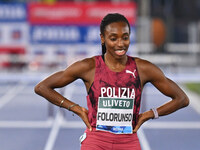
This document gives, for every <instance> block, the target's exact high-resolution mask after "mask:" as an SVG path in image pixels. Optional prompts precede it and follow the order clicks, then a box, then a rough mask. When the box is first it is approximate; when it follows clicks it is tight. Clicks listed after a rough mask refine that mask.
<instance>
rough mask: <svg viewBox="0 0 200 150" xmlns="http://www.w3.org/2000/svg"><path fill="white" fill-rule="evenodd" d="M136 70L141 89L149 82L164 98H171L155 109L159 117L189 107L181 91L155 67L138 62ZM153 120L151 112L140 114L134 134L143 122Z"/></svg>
mask: <svg viewBox="0 0 200 150" xmlns="http://www.w3.org/2000/svg"><path fill="white" fill-rule="evenodd" d="M140 66H141V67H140ZM138 70H139V74H140V79H141V85H142V87H143V86H144V85H145V84H146V83H147V82H150V83H152V84H153V85H154V86H155V87H156V88H157V89H158V90H159V91H160V92H162V93H163V94H164V95H165V96H168V97H170V98H171V100H170V101H168V102H167V103H165V104H163V105H161V106H160V107H158V108H157V109H156V110H157V112H158V115H159V116H164V115H168V114H171V113H173V112H175V111H177V110H179V109H181V108H183V107H186V106H188V105H189V99H188V97H187V95H186V94H185V93H184V92H183V90H182V89H181V88H180V87H179V86H178V85H177V84H176V83H175V82H173V81H172V80H170V79H168V78H167V77H165V75H164V74H163V72H162V71H161V70H160V69H159V68H158V67H157V66H155V65H154V64H152V63H150V62H148V61H145V60H139V63H138ZM153 118H154V113H153V111H152V110H149V111H146V112H144V113H142V114H140V116H139V120H138V124H137V125H136V128H135V129H134V132H136V131H137V130H138V129H139V127H140V126H141V125H142V124H143V123H144V122H145V121H147V120H149V119H153Z"/></svg>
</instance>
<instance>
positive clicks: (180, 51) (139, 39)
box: [0, 0, 200, 150]
mask: <svg viewBox="0 0 200 150" xmlns="http://www.w3.org/2000/svg"><path fill="white" fill-rule="evenodd" d="M109 12H118V13H122V14H124V15H125V16H126V17H127V18H128V20H129V22H130V23H131V32H132V33H131V45H130V48H129V52H128V54H129V55H131V56H136V57H141V58H144V59H147V60H149V61H151V62H153V63H155V64H156V65H158V66H159V67H160V68H161V69H162V70H163V71H164V72H165V73H166V75H167V76H169V77H170V78H172V79H173V80H175V81H176V82H177V83H179V84H180V85H181V86H183V87H184V86H185V85H187V86H188V87H189V88H192V89H195V90H196V91H197V92H198V91H199V83H200V59H199V58H200V15H199V14H200V1H199V0H190V1H188V0H85V1H84V0H0V89H1V91H0V96H1V97H0V113H1V115H0V147H1V145H3V149H2V150H11V149H12V150H13V149H15V148H16V149H17V150H25V149H26V150H27V147H26V146H24V147H26V148H24V149H23V146H21V145H23V144H22V143H21V145H20V142H19V144H14V146H10V144H9V143H5V141H7V140H5V137H7V138H10V137H9V136H8V134H7V133H10V131H9V132H7V130H6V129H7V127H13V128H15V127H16V128H18V127H20V126H21V127H25V128H27V127H30V126H29V124H26V123H28V122H16V121H22V120H28V121H30V120H31V119H30V118H32V120H34V119H36V120H37V117H38V116H42V117H39V120H40V119H41V120H45V119H44V118H45V117H44V116H43V115H44V114H42V112H44V110H45V112H46V113H45V114H46V115H47V118H51V117H52V116H53V118H54V119H56V120H57V121H58V122H59V119H60V118H59V117H56V116H60V115H55V114H56V113H55V112H57V111H56V110H57V109H56V108H54V107H53V106H51V105H50V104H44V102H43V101H44V100H42V98H40V97H37V96H36V95H34V93H33V87H34V85H35V84H36V83H37V82H39V81H40V80H41V79H43V78H44V77H46V76H47V75H49V74H51V73H53V72H55V71H58V70H61V69H64V68H66V67H67V66H69V65H70V64H71V63H73V62H74V61H77V60H80V59H83V58H85V57H90V56H93V55H98V54H101V44H100V36H99V34H100V31H99V24H100V21H101V19H102V17H103V16H105V14H107V13H109ZM76 84H77V85H76V86H80V83H79V82H78V83H76ZM22 85H25V86H22ZM82 87H83V85H81V88H82ZM79 88H80V87H79ZM20 90H21V91H20ZM70 90H72V89H70ZM18 91H20V92H18ZM26 92H27V93H28V94H32V95H25V96H24V97H23V98H22V97H20V98H19V100H21V99H27V98H30V97H32V101H34V102H33V103H31V104H33V106H34V107H33V108H34V110H32V111H31V112H30V113H29V110H27V109H25V108H24V106H26V105H27V103H30V101H28V100H26V101H25V100H21V101H20V102H21V103H20V106H18V105H17V104H16V105H15V106H13V107H11V108H10V107H8V105H9V104H10V103H11V100H13V101H14V100H15V96H16V95H17V94H18V96H19V94H22V95H23V94H25V93H26ZM60 92H63V94H65V93H64V92H65V90H61V91H60ZM27 93H26V94H27ZM84 94H86V93H84ZM70 96H71V95H70ZM144 97H145V96H144ZM35 99H38V100H35ZM82 99H83V98H82ZM197 99H199V98H197ZM15 101H16V100H15ZM36 102H37V103H36ZM15 103H16V102H15ZM81 103H83V102H81ZM197 103H198V102H197ZM197 103H195V104H197ZM143 104H144V106H143V108H142V110H145V109H147V108H146V107H145V101H144V102H143ZM198 104H199V103H198ZM40 105H42V106H45V107H44V108H43V109H40V107H41V106H40ZM83 105H86V104H85V103H83ZM17 107H19V108H18V109H17ZM29 107H30V108H31V107H32V106H29ZM33 108H32V109H33ZM11 109H12V111H11ZM19 110H20V113H19V114H18V113H17V112H16V111H19ZM40 111H41V113H39V112H40ZM27 112H28V113H27ZM9 113H10V115H8V114H9ZM62 113H63V112H62ZM14 114H15V115H16V114H17V116H15V115H14ZM24 114H26V115H30V116H26V117H19V115H22V116H23V115H24ZM33 114H35V116H34V117H33ZM36 114H37V115H36ZM59 114H60V112H59ZM65 115H66V114H65ZM31 116H32V117H31ZM61 116H63V115H61ZM43 117H44V118H43ZM64 117H66V116H64ZM67 117H69V116H67ZM198 117H199V116H198ZM17 118H18V119H17ZM27 118H29V119H27ZM69 118H70V117H69ZM51 119H52V118H51ZM51 119H50V120H51ZM76 119H77V118H76ZM76 119H75V120H76ZM13 120H14V122H12V121H13ZM72 120H73V119H72ZM9 121H10V122H9ZM18 123H19V124H18ZM29 123H30V124H32V126H34V125H35V127H36V128H37V127H38V126H44V127H46V128H48V127H49V128H50V127H52V129H53V131H52V130H50V131H52V132H50V136H51V135H52V134H53V133H54V134H55V132H56V131H57V132H58V130H56V129H58V125H55V124H53V123H52V124H51V123H50V124H49V122H48V120H47V122H46V124H44V125H43V124H42V123H41V122H37V123H38V124H37V125H36V124H34V122H29ZM40 123H41V124H40ZM71 123H72V124H71V126H76V124H73V122H71ZM12 124H13V126H12ZM58 124H59V123H58ZM69 124H70V123H67V121H64V123H63V126H64V127H68V125H69ZM69 126H70V125H69ZM71 126H70V127H71ZM13 128H12V129H13ZM38 128H39V127H38ZM34 132H36V131H34ZM198 132H199V128H198ZM12 133H14V134H15V135H16V136H17V137H18V136H20V134H19V135H18V134H17V133H16V132H11V134H12ZM46 134H47V136H46V137H44V139H43V143H45V141H46V140H47V139H48V141H49V142H48V143H46V145H45V144H41V145H40V146H38V147H40V148H36V147H34V146H32V148H30V147H31V146H30V147H29V148H28V149H30V150H31V149H33V150H40V149H41V147H45V148H44V149H45V150H51V149H54V150H56V149H60V150H61V149H64V148H63V147H65V146H64V145H63V147H60V148H58V147H54V146H55V145H54V144H49V143H54V142H52V141H55V139H53V138H48V134H49V132H47V133H46ZM72 134H73V133H72ZM78 134H79V135H80V134H81V132H80V131H79V133H78ZM54 137H55V136H54ZM66 138H67V137H66ZM68 138H69V137H68ZM32 140H34V139H32ZM59 144H60V143H59ZM19 145H20V146H19ZM44 145H45V146H44ZM61 145H62V144H61ZM13 147H15V148H13ZM53 147H54V148H53ZM0 149H1V148H0ZM65 149H66V147H65ZM69 149H72V150H73V149H75V150H76V148H69ZM143 150H149V149H147V148H146V149H145V148H143ZM153 150H156V149H153ZM158 150H159V149H158ZM163 150H164V149H163ZM181 150H183V149H181ZM194 150H195V149H194Z"/></svg>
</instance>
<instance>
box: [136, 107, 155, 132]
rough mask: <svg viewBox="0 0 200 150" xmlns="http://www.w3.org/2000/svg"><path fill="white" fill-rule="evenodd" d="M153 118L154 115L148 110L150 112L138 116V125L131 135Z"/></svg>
mask: <svg viewBox="0 0 200 150" xmlns="http://www.w3.org/2000/svg"><path fill="white" fill-rule="evenodd" d="M153 117H154V114H153V112H152V111H151V110H150V111H147V112H144V113H141V114H140V115H139V119H138V123H137V125H136V126H135V129H134V130H133V133H136V132H137V130H138V129H139V128H140V126H141V125H142V124H143V123H144V122H146V121H147V120H149V119H151V118H153Z"/></svg>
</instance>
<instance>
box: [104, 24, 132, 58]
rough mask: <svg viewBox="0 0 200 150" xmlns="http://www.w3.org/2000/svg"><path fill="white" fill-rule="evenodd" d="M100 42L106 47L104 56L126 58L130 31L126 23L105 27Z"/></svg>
mask: <svg viewBox="0 0 200 150" xmlns="http://www.w3.org/2000/svg"><path fill="white" fill-rule="evenodd" d="M101 42H102V43H104V44H105V46H106V54H107V55H112V56H113V57H115V58H122V57H123V56H126V52H127V51H128V47H129V44H130V30H129V26H128V24H127V23H126V22H122V21H120V22H113V23H111V24H108V25H107V26H106V27H105V30H104V35H102V34H101Z"/></svg>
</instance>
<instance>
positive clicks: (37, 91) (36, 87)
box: [34, 83, 43, 95]
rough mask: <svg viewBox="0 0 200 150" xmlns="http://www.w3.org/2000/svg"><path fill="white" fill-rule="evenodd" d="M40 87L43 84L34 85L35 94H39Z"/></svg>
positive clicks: (41, 87)
mask: <svg viewBox="0 0 200 150" xmlns="http://www.w3.org/2000/svg"><path fill="white" fill-rule="evenodd" d="M42 89H43V85H42V84H41V83H39V84H37V85H36V86H35V88H34V91H35V93H36V94H38V95H41V94H42V91H43V90H42Z"/></svg>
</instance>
